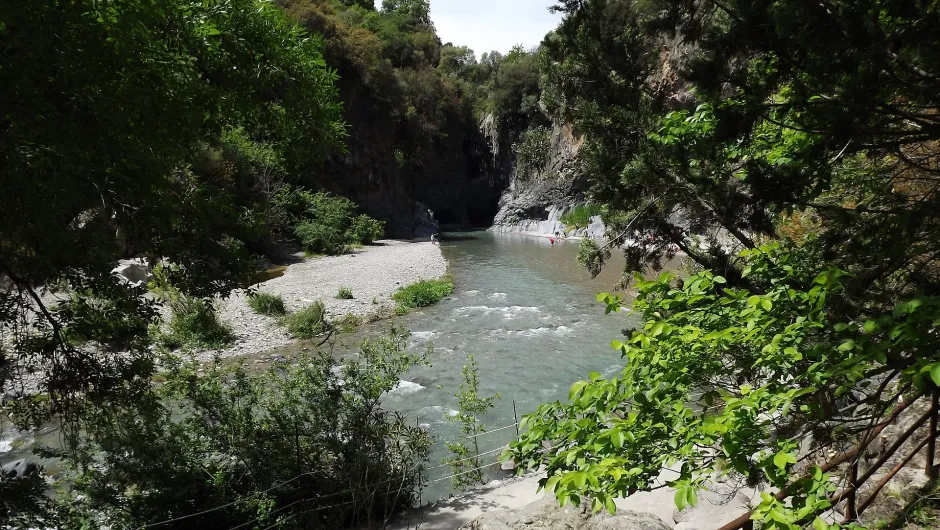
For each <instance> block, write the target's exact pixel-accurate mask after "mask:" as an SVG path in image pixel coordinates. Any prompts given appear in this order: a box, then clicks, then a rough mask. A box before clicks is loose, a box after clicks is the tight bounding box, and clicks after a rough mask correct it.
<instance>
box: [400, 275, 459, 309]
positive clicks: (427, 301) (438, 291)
mask: <svg viewBox="0 0 940 530" xmlns="http://www.w3.org/2000/svg"><path fill="white" fill-rule="evenodd" d="M453 292H454V282H452V281H450V280H449V279H442V280H421V281H419V282H417V283H413V284H411V285H408V286H406V287H402V288H401V289H399V290H397V291H395V294H393V295H392V300H395V302H397V303H398V311H399V312H403V311H407V310H408V309H414V308H416V307H427V306H429V305H431V304H434V303H436V302H438V301H440V300H441V299H442V298H444V297H446V296H449V295H450V294H451V293H453Z"/></svg>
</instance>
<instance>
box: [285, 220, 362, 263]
mask: <svg viewBox="0 0 940 530" xmlns="http://www.w3.org/2000/svg"><path fill="white" fill-rule="evenodd" d="M294 235H295V236H296V237H297V241H298V242H299V243H300V244H301V246H303V248H304V250H305V251H307V252H308V253H310V254H328V255H331V256H336V255H339V254H342V253H343V252H346V250H347V249H349V241H348V240H347V239H346V234H345V232H343V231H342V230H340V229H339V228H337V227H335V226H331V225H328V224H321V223H319V222H317V221H303V222H301V223H299V224H298V225H297V226H295V227H294Z"/></svg>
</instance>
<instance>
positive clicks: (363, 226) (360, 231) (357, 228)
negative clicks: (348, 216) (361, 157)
mask: <svg viewBox="0 0 940 530" xmlns="http://www.w3.org/2000/svg"><path fill="white" fill-rule="evenodd" d="M351 234H352V236H351V237H352V239H353V241H355V242H356V243H359V244H362V245H371V244H372V243H375V241H376V240H377V239H382V238H383V237H385V223H384V222H382V221H377V220H375V219H373V218H371V217H369V216H368V215H360V216H359V217H356V218H355V219H353V225H352V229H351Z"/></svg>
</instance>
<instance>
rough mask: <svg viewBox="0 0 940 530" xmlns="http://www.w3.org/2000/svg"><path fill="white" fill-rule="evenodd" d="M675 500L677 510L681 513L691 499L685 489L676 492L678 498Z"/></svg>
mask: <svg viewBox="0 0 940 530" xmlns="http://www.w3.org/2000/svg"><path fill="white" fill-rule="evenodd" d="M674 500H675V502H676V509H677V510H679V511H680V512H681V511H682V510H684V509H685V507H686V506H688V505H689V499H688V496H687V495H686V493H685V488H684V487H682V488H679V489H677V490H676V496H675V498H674Z"/></svg>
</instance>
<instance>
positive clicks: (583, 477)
mask: <svg viewBox="0 0 940 530" xmlns="http://www.w3.org/2000/svg"><path fill="white" fill-rule="evenodd" d="M571 482H573V483H574V485H575V486H577V487H578V488H583V487H584V485H585V484H587V473H585V472H584V471H578V472H577V473H572V474H571Z"/></svg>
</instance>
